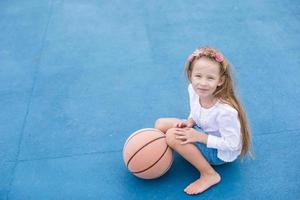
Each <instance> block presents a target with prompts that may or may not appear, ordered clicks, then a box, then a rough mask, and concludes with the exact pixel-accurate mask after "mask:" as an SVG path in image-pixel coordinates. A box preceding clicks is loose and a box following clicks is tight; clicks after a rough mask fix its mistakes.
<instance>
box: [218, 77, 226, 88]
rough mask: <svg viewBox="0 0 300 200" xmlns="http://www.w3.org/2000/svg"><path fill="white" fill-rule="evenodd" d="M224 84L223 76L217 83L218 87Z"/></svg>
mask: <svg viewBox="0 0 300 200" xmlns="http://www.w3.org/2000/svg"><path fill="white" fill-rule="evenodd" d="M224 82H225V77H224V76H221V78H220V80H219V83H218V86H221V85H223V83H224Z"/></svg>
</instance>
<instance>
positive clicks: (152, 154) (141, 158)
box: [123, 128, 173, 179]
mask: <svg viewBox="0 0 300 200" xmlns="http://www.w3.org/2000/svg"><path fill="white" fill-rule="evenodd" d="M123 159H124V162H125V165H126V167H127V168H128V170H129V171H130V172H132V173H133V174H134V175H135V176H137V177H140V178H143V179H154V178H158V177H160V176H162V175H163V174H164V173H166V172H167V171H168V169H169V168H170V167H171V165H172V162H173V151H172V149H171V148H170V147H169V146H168V145H167V143H166V136H165V134H164V133H163V132H161V131H160V130H158V129H154V128H145V129H141V130H138V131H136V132H134V133H133V134H131V135H130V136H129V138H128V139H127V140H126V142H125V145H124V148H123Z"/></svg>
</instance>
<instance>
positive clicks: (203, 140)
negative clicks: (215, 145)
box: [198, 132, 208, 144]
mask: <svg viewBox="0 0 300 200" xmlns="http://www.w3.org/2000/svg"><path fill="white" fill-rule="evenodd" d="M207 139H208V135H207V134H206V133H203V132H201V133H200V134H198V141H199V142H200V143H202V144H207Z"/></svg>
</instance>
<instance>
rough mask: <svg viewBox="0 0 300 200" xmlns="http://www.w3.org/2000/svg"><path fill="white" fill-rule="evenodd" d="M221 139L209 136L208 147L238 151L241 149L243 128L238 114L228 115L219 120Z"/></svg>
mask: <svg viewBox="0 0 300 200" xmlns="http://www.w3.org/2000/svg"><path fill="white" fill-rule="evenodd" d="M217 121H218V124H219V132H220V133H221V137H217V136H213V135H209V136H208V137H207V147H209V148H215V149H220V150H226V151H228V150H229V151H237V150H239V149H240V148H241V147H240V146H241V128H240V122H239V119H238V115H237V113H226V114H223V115H221V116H220V117H219V119H218V120H217Z"/></svg>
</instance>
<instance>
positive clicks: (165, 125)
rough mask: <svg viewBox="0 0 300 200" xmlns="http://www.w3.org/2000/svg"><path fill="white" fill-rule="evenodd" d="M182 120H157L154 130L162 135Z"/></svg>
mask: <svg viewBox="0 0 300 200" xmlns="http://www.w3.org/2000/svg"><path fill="white" fill-rule="evenodd" d="M181 121H182V120H180V119H177V118H159V119H158V120H156V122H155V126H154V127H155V128H156V129H159V130H161V131H162V132H163V133H166V132H167V131H168V130H169V129H170V128H175V127H176V125H177V124H178V123H179V122H181Z"/></svg>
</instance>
